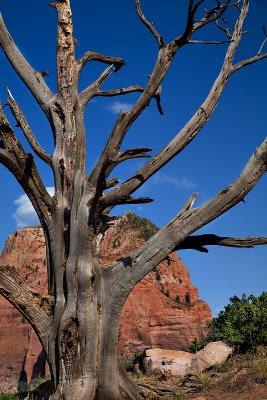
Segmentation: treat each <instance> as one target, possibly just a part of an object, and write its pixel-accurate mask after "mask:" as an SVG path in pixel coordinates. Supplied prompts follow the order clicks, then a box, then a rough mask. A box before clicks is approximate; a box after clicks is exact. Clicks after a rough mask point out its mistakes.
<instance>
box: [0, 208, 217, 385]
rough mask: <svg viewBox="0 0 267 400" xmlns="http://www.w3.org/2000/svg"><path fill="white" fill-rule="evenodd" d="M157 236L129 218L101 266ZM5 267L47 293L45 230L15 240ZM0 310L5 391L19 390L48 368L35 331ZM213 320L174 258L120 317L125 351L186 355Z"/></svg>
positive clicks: (0, 259) (110, 237)
mask: <svg viewBox="0 0 267 400" xmlns="http://www.w3.org/2000/svg"><path fill="white" fill-rule="evenodd" d="M156 231H157V228H156V227H155V225H153V224H152V223H151V222H149V221H148V220H146V219H144V218H139V217H137V216H136V215H134V214H133V213H126V214H125V215H124V216H123V217H122V218H120V219H118V220H117V221H116V222H115V224H114V226H113V227H111V228H110V229H109V230H108V231H107V233H106V234H105V236H104V238H103V240H102V243H101V259H102V264H109V263H112V262H113V261H114V260H116V259H119V258H121V257H123V256H125V254H127V253H128V252H129V251H131V250H134V249H136V248H138V247H139V246H141V245H142V243H143V242H144V240H147V239H148V238H149V237H150V236H151V235H152V234H153V233H155V232H156ZM0 264H2V265H5V264H9V265H14V266H15V267H16V268H17V269H18V270H19V272H20V274H21V275H22V276H24V277H25V280H26V281H27V284H28V285H29V286H31V287H33V288H34V289H36V290H38V291H39V292H41V293H45V292H46V290H47V289H46V287H47V286H46V283H47V282H46V261H45V242H44V237H43V233H42V229H41V228H26V229H22V230H19V231H17V232H15V233H14V234H13V235H11V236H10V237H9V238H8V240H7V242H6V246H5V248H4V250H3V252H2V254H1V256H0ZM0 307H1V314H0V318H1V322H2V323H1V325H0V373H1V375H2V380H1V382H0V391H7V390H11V389H12V388H14V387H16V386H17V384H18V380H19V379H20V378H23V379H24V380H27V381H28V382H29V381H30V380H31V379H33V378H34V377H35V376H36V371H37V370H39V368H40V370H39V371H40V372H42V371H43V369H44V365H43V364H42V365H41V366H40V365H39V364H38V362H39V361H41V360H42V356H41V355H40V354H41V353H40V348H38V344H37V343H38V339H37V338H36V337H35V335H34V334H33V333H32V329H31V327H30V326H29V325H28V324H26V322H25V320H24V318H23V317H22V316H21V315H20V314H19V313H18V312H17V311H16V310H15V309H14V308H13V307H12V306H11V305H9V303H7V302H6V301H5V300H4V299H3V298H2V297H0ZM208 319H211V311H210V308H209V306H208V305H207V304H206V303H205V302H204V301H201V300H200V299H199V297H198V291H197V289H196V288H195V287H194V286H193V285H192V282H191V280H190V276H189V273H188V270H187V269H186V267H185V265H184V264H183V262H182V261H181V260H180V259H179V258H178V256H177V255H176V253H172V254H171V255H170V257H169V258H168V260H166V261H164V262H163V263H161V264H160V266H158V267H157V268H155V269H154V271H153V272H151V273H150V274H149V275H148V276H146V277H145V278H144V279H143V280H142V281H141V282H140V283H139V284H138V285H137V286H136V287H135V288H134V290H133V292H132V293H131V294H130V296H129V297H128V299H127V301H126V303H125V305H124V308H123V311H122V316H121V330H120V332H121V334H120V344H121V348H122V351H123V353H124V354H128V355H129V354H131V353H134V352H137V351H142V350H143V349H145V348H147V347H161V348H165V349H177V350H185V349H187V347H188V345H189V343H190V342H191V341H192V340H193V339H194V338H195V337H197V338H202V337H203V336H204V335H205V332H206V321H207V320H208ZM36 363H37V364H36ZM38 365H39V367H38V368H37V366H38ZM1 368H2V372H1Z"/></svg>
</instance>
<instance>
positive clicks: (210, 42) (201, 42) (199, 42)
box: [188, 40, 229, 44]
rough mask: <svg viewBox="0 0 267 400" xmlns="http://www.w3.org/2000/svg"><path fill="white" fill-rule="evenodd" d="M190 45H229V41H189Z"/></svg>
mask: <svg viewBox="0 0 267 400" xmlns="http://www.w3.org/2000/svg"><path fill="white" fill-rule="evenodd" d="M188 43H189V44H225V43H229V40H223V41H221V42H219V41H212V40H189V41H188Z"/></svg>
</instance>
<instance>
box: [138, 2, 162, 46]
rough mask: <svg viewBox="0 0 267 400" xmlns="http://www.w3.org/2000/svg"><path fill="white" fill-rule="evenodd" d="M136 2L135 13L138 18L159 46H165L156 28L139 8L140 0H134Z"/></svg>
mask: <svg viewBox="0 0 267 400" xmlns="http://www.w3.org/2000/svg"><path fill="white" fill-rule="evenodd" d="M135 4H136V10H137V14H138V16H139V18H140V20H141V21H142V22H143V24H144V25H145V26H146V27H147V28H148V29H149V31H150V32H151V33H152V35H153V36H154V38H155V39H156V41H157V42H158V44H159V47H162V46H165V45H166V43H165V42H164V40H163V37H162V36H161V35H160V34H159V33H158V31H157V30H156V28H155V27H154V25H153V23H152V22H149V21H148V20H147V19H146V17H145V15H144V13H143V11H142V9H141V4H140V0H136V1H135Z"/></svg>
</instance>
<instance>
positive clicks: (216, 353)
mask: <svg viewBox="0 0 267 400" xmlns="http://www.w3.org/2000/svg"><path fill="white" fill-rule="evenodd" d="M232 352H233V349H232V348H231V347H230V346H228V345H227V344H225V343H224V342H221V341H220V342H211V343H208V344H207V346H205V347H204V349H202V350H199V351H198V352H197V353H196V354H195V355H194V358H193V360H192V364H191V369H190V372H191V373H193V374H197V373H199V372H201V371H204V370H205V369H208V368H210V367H212V366H213V365H216V364H218V365H220V364H223V363H224V362H225V361H226V360H227V358H228V357H229V356H230V355H231V354H232Z"/></svg>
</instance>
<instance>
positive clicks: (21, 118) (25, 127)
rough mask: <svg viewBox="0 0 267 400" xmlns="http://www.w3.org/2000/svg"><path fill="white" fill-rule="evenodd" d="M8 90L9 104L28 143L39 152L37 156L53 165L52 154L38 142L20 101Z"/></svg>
mask: <svg viewBox="0 0 267 400" xmlns="http://www.w3.org/2000/svg"><path fill="white" fill-rule="evenodd" d="M7 91H8V105H9V107H10V109H11V112H12V114H13V116H14V118H15V119H16V121H17V126H19V127H20V128H21V130H22V132H23V134H24V136H25V138H26V139H27V141H28V143H29V144H30V146H31V148H32V149H33V151H34V152H35V154H37V156H38V157H40V158H41V160H43V161H44V162H45V163H47V164H48V165H51V162H52V160H51V156H49V155H48V154H47V153H46V152H45V151H44V149H43V148H42V147H41V145H40V144H39V143H38V141H37V139H36V137H35V135H34V133H33V131H32V130H31V128H30V126H29V124H28V122H27V120H26V117H25V115H24V114H23V112H22V110H21V108H20V107H19V105H18V103H17V102H16V100H15V99H14V97H13V96H12V94H11V92H10V91H9V89H8V88H7Z"/></svg>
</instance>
